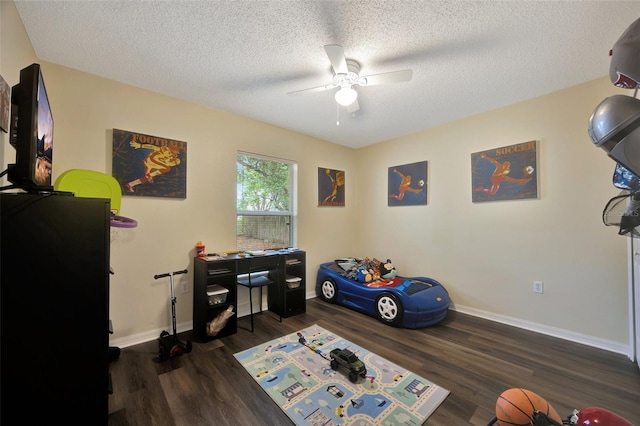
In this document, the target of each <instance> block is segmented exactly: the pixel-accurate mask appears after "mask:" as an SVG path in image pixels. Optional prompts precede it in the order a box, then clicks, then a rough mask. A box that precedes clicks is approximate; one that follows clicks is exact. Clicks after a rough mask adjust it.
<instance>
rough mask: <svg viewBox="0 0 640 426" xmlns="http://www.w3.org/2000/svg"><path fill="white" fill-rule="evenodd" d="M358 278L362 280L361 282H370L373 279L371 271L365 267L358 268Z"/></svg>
mask: <svg viewBox="0 0 640 426" xmlns="http://www.w3.org/2000/svg"><path fill="white" fill-rule="evenodd" d="M356 280H358V281H360V282H361V283H368V282H369V281H371V273H370V272H369V271H367V270H366V269H365V268H362V267H361V268H358V272H357V274H356Z"/></svg>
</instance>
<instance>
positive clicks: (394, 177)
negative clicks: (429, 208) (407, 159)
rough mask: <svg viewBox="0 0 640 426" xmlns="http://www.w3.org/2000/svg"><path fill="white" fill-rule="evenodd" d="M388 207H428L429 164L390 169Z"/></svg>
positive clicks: (415, 164)
mask: <svg viewBox="0 0 640 426" xmlns="http://www.w3.org/2000/svg"><path fill="white" fill-rule="evenodd" d="M388 182H389V183H388V191H387V192H388V194H389V196H388V197H387V199H388V202H387V205H388V206H420V205H423V206H424V205H427V162H426V161H420V162H418V163H411V164H404V165H402V166H394V167H389V176H388Z"/></svg>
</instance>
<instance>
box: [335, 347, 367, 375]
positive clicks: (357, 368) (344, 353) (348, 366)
mask: <svg viewBox="0 0 640 426" xmlns="http://www.w3.org/2000/svg"><path fill="white" fill-rule="evenodd" d="M329 356H330V357H331V369H332V370H337V369H338V368H344V369H345V370H347V371H348V372H349V380H350V381H351V382H353V383H355V382H357V381H358V377H362V378H363V379H364V378H365V377H366V375H367V367H365V365H364V362H362V361H360V359H359V358H358V357H357V356H356V354H354V353H353V352H351V351H350V350H349V349H338V348H336V349H334V350H332V351H331V352H330V353H329Z"/></svg>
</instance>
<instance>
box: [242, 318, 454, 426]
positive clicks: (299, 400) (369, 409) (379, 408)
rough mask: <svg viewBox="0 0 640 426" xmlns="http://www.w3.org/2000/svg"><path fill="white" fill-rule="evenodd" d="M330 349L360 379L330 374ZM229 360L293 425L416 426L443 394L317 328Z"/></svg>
mask: <svg viewBox="0 0 640 426" xmlns="http://www.w3.org/2000/svg"><path fill="white" fill-rule="evenodd" d="M300 337H304V340H305V343H306V345H305V344H303V342H301V339H300ZM336 348H339V349H349V350H350V351H351V352H353V353H354V354H355V355H357V357H358V358H359V359H360V360H362V361H363V362H364V363H365V366H366V370H367V372H366V375H365V377H359V378H358V380H357V381H356V382H355V383H354V382H351V381H350V380H349V374H348V371H345V369H343V368H342V367H340V368H338V369H337V370H335V371H334V370H333V369H332V368H331V366H330V361H329V360H328V358H330V352H331V350H332V349H336ZM234 356H235V358H236V359H237V360H238V361H239V362H240V363H241V364H242V366H243V367H244V368H245V369H246V370H247V371H248V372H249V374H251V376H252V377H253V378H254V380H255V381H256V382H257V383H258V384H259V385H260V386H261V387H262V388H263V389H264V391H265V392H267V394H268V395H269V396H270V397H271V398H272V399H273V400H274V401H275V402H276V403H277V404H278V405H279V406H280V408H281V409H282V410H283V411H284V412H285V413H286V414H287V415H288V416H289V418H290V419H291V420H292V421H293V422H294V423H295V424H296V425H314V426H315V425H369V424H375V425H385V426H387V425H388V426H392V425H420V424H422V423H423V422H424V421H425V420H426V419H427V418H428V417H429V416H430V415H431V414H432V413H433V412H434V411H435V409H436V408H438V406H439V405H440V404H441V403H442V402H443V401H444V400H445V398H446V397H447V396H448V395H449V391H448V390H446V389H444V388H441V387H439V386H438V385H436V384H434V383H432V382H430V381H429V380H427V379H425V378H424V377H420V376H418V375H416V374H414V373H412V372H411V371H408V370H407V369H405V368H402V367H400V366H398V365H396V364H394V363H392V362H390V361H388V360H386V359H384V358H382V357H381V356H378V355H376V354H374V353H371V352H369V351H368V350H366V349H364V348H362V347H360V346H358V345H356V344H354V343H352V342H349V341H348V340H345V339H343V338H342V337H340V336H338V335H337V334H335V333H332V332H330V331H328V330H325V329H324V328H322V327H320V326H318V325H317V324H316V325H313V326H311V327H308V328H305V329H303V330H300V331H299V332H297V333H292V334H289V335H286V336H283V337H281V338H279V339H274V340H271V341H269V342H266V343H264V344H261V345H258V346H255V347H253V348H251V349H247V350H245V351H242V352H238V353H236V354H235V355H234Z"/></svg>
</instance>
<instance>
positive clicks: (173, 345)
mask: <svg viewBox="0 0 640 426" xmlns="http://www.w3.org/2000/svg"><path fill="white" fill-rule="evenodd" d="M186 273H187V270H186V269H184V270H182V271H175V272H167V273H166V274H158V275H154V276H153V278H154V279H156V280H157V279H159V278H164V277H169V278H170V280H171V320H172V322H173V335H171V334H169V332H168V331H166V330H163V331H162V333H160V337H159V338H158V357H159V359H160V362H163V361H166V360H168V359H169V358H175V357H178V356H180V355H182V354H185V353H188V352H191V341H190V340H187V341H186V342H181V341H180V339H178V332H177V331H176V292H175V289H174V287H173V276H174V275H180V274H186Z"/></svg>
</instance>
